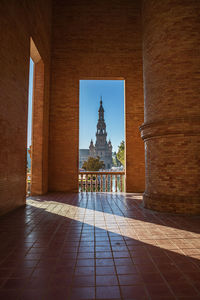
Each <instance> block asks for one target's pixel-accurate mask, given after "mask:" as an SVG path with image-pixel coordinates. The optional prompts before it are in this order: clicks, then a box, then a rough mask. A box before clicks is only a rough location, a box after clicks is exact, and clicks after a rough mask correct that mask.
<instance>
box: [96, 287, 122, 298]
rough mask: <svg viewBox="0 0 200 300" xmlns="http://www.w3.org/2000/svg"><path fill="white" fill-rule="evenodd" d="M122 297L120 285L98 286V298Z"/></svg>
mask: <svg viewBox="0 0 200 300" xmlns="http://www.w3.org/2000/svg"><path fill="white" fill-rule="evenodd" d="M116 298H121V297H120V290H119V287H118V286H109V287H108V286H102V287H97V288H96V299H106V300H107V299H116Z"/></svg>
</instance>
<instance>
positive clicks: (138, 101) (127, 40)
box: [49, 0, 144, 192]
mask: <svg viewBox="0 0 200 300" xmlns="http://www.w3.org/2000/svg"><path fill="white" fill-rule="evenodd" d="M52 33H53V34H52V63H51V71H52V74H51V103H50V127H49V128H50V139H49V189H50V190H52V191H77V190H78V181H77V178H78V142H79V141H78V140H79V80H80V79H100V78H101V79H104V78H108V79H115V78H124V79H125V92H126V106H125V111H126V112H125V114H126V116H125V117H126V174H127V177H126V184H127V191H128V192H131V191H132V192H139V191H143V190H144V146H143V143H142V141H141V138H140V134H139V126H140V125H141V124H142V123H143V113H144V112H143V82H142V36H141V15H140V1H130V0H128V1H127V0H126V1H116V0H114V1H106V0H98V1H89V0H88V1H67V2H66V1H62V0H59V1H54V6H53V26H52Z"/></svg>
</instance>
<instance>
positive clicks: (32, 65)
mask: <svg viewBox="0 0 200 300" xmlns="http://www.w3.org/2000/svg"><path fill="white" fill-rule="evenodd" d="M33 67H34V64H33V61H32V59H30V68H29V89H28V129H27V147H30V145H31V130H32V95H33Z"/></svg>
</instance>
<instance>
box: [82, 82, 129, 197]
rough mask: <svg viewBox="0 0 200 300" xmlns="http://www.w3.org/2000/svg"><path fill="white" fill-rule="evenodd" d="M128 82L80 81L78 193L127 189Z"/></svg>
mask: <svg viewBox="0 0 200 300" xmlns="http://www.w3.org/2000/svg"><path fill="white" fill-rule="evenodd" d="M124 91H125V82H124V80H121V79H118V80H110V79H106V80H105V79H101V80H100V79H94V80H91V79H90V80H80V82H79V191H96V192H99V191H101V192H114V191H115V192H120V191H124V190H125V184H124V177H125V176H124V174H125V161H126V160H125V113H124V110H125V105H124V102H125V92H124Z"/></svg>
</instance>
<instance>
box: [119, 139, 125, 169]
mask: <svg viewBox="0 0 200 300" xmlns="http://www.w3.org/2000/svg"><path fill="white" fill-rule="evenodd" d="M124 149H125V143H124V141H121V143H120V145H119V146H118V152H117V159H118V160H119V161H120V163H121V164H122V165H123V166H124V163H125V155H124Z"/></svg>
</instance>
